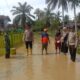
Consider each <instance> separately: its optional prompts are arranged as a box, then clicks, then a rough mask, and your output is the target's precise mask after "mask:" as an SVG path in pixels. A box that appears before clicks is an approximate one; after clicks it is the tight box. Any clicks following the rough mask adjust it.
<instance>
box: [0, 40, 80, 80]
mask: <svg viewBox="0 0 80 80" xmlns="http://www.w3.org/2000/svg"><path fill="white" fill-rule="evenodd" d="M53 45H54V44H53V41H52V42H51V44H50V45H49V51H48V52H49V54H48V55H45V54H44V55H41V44H40V43H35V44H34V47H33V55H29V56H27V55H26V49H25V46H24V45H23V46H21V47H20V48H18V49H17V54H16V55H14V56H11V58H10V59H7V60H6V59H5V58H4V56H3V57H0V80H80V56H79V55H77V60H76V62H75V63H73V62H71V60H70V57H69V55H67V56H65V55H63V54H60V55H56V54H54V53H55V52H54V46H53Z"/></svg>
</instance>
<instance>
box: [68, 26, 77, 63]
mask: <svg viewBox="0 0 80 80" xmlns="http://www.w3.org/2000/svg"><path fill="white" fill-rule="evenodd" d="M77 42H78V39H77V36H76V33H75V31H74V29H73V28H72V27H71V28H70V30H69V35H68V46H69V52H70V57H71V60H72V61H73V62H75V60H76V49H77Z"/></svg>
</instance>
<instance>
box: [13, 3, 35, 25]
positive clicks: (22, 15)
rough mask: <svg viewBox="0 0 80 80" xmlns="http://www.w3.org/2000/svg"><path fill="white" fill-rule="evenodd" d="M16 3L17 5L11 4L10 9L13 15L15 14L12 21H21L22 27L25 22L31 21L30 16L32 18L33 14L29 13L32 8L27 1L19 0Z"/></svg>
mask: <svg viewBox="0 0 80 80" xmlns="http://www.w3.org/2000/svg"><path fill="white" fill-rule="evenodd" d="M18 4H19V6H18V7H16V6H13V9H12V10H11V12H12V13H13V15H16V16H15V18H14V20H13V21H14V23H15V22H16V23H19V22H21V26H22V27H24V26H25V22H27V21H33V20H32V18H34V16H33V15H31V13H30V12H31V10H32V9H33V8H32V7H31V6H30V5H28V4H27V2H25V3H24V4H21V3H20V2H19V3H18Z"/></svg>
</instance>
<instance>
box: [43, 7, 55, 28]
mask: <svg viewBox="0 0 80 80" xmlns="http://www.w3.org/2000/svg"><path fill="white" fill-rule="evenodd" d="M44 12H45V24H46V26H48V27H50V26H51V20H52V19H53V18H54V15H55V14H54V13H53V12H52V10H51V9H50V8H49V7H48V8H45V9H44Z"/></svg>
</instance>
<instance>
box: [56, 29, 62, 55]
mask: <svg viewBox="0 0 80 80" xmlns="http://www.w3.org/2000/svg"><path fill="white" fill-rule="evenodd" d="M55 49H56V54H57V53H58V50H59V53H60V51H61V32H60V30H58V31H57V32H56V35H55Z"/></svg>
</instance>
